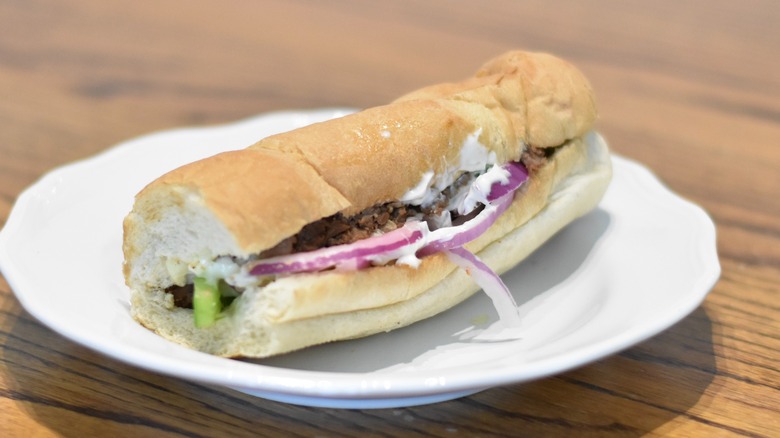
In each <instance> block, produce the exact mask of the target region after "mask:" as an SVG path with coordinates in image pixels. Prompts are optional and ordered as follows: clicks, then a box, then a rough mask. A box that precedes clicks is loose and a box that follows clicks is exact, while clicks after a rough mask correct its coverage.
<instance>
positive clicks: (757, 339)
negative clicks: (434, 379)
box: [0, 0, 780, 436]
mask: <svg viewBox="0 0 780 438" xmlns="http://www.w3.org/2000/svg"><path fill="white" fill-rule="evenodd" d="M683 3H684V4H683ZM778 22H780V2H776V1H772V0H766V1H760V0H756V1H746V2H730V1H722V0H719V1H690V2H676V1H667V0H665V1H656V2H640V1H625V2H607V1H594V2H577V1H560V2H545V1H528V2H513V1H494V2H448V1H443V0H436V1H428V2H412V1H398V2H358V1H342V2H303V1H286V2H282V1H267V2H252V1H248V0H246V1H241V0H236V1H232V2H205V1H173V0H160V1H156V2H123V4H118V2H103V1H97V0H79V1H72V2H67V3H65V2H53V1H50V0H39V1H34V2H32V1H31V2H13V1H2V2H0V29H2V30H0V35H2V38H0V225H2V224H4V223H5V221H6V219H7V218H8V215H9V214H10V211H11V209H12V207H13V204H14V200H15V199H16V197H17V196H18V195H19V193H20V192H21V191H22V190H23V189H24V188H25V187H27V186H29V185H30V184H32V183H33V182H35V181H36V180H37V179H38V178H40V177H41V176H42V175H44V174H45V173H46V172H48V171H50V170H51V169H53V168H55V167H57V166H59V165H62V164H65V163H68V162H71V161H73V160H77V159H80V158H84V157H89V156H91V155H94V154H96V153H98V152H100V151H102V150H105V149H107V148H109V147H111V146H112V145H114V144H116V143H118V142H120V141H122V140H125V139H129V138H133V137H135V136H138V135H141V134H145V133H148V132H151V131H156V130H161V129H166V128H172V127H179V126H192V125H208V124H216V123H221V122H227V121H232V120H236V119H241V118H245V117H247V116H251V115H255V114H259V113H263V112H267V111H272V110H280V109H308V108H321V107H333V106H349V107H370V106H374V105H378V104H382V103H384V102H387V101H388V100H390V99H392V98H393V97H395V96H398V95H400V94H401V93H404V92H406V91H409V90H411V89H414V88H417V87H420V86H423V85H427V84H432V83H436V82H442V81H449V80H456V79H460V78H463V77H466V76H468V75H470V74H471V73H472V72H473V71H474V70H475V69H476V67H477V66H479V65H480V64H481V63H482V62H483V61H485V60H486V59H488V58H490V57H493V56H494V55H497V54H499V53H501V52H503V51H505V50H508V49H513V48H524V49H531V50H538V51H548V52H552V53H555V54H558V55H560V56H561V57H564V58H566V59H568V60H570V61H572V62H573V63H575V64H576V65H578V66H579V67H580V68H581V69H582V70H583V71H584V72H585V74H586V75H587V76H588V77H589V78H590V80H591V81H592V83H593V85H594V88H595V90H596V92H597V96H598V102H599V107H600V121H599V130H600V131H601V132H602V133H603V134H604V135H605V137H606V138H607V139H609V141H610V144H611V146H612V148H613V150H614V151H615V152H617V153H619V154H622V155H624V156H627V157H630V158H633V159H636V160H638V161H640V162H642V163H644V164H646V165H647V166H649V167H650V168H652V169H653V170H654V171H655V173H656V174H657V175H658V177H659V178H660V179H661V180H663V181H664V183H665V184H667V185H668V186H669V187H670V188H671V189H672V190H674V191H676V192H678V193H679V194H681V195H682V196H683V197H685V198H688V199H690V200H692V201H694V202H696V203H697V204H699V205H701V206H702V207H704V208H705V209H706V210H707V211H708V212H709V214H710V215H711V216H712V218H713V219H714V221H715V223H716V226H717V232H718V251H719V257H720V261H721V264H722V269H723V271H722V275H721V278H720V280H719V282H718V283H717V284H716V286H715V287H714V289H713V290H712V292H711V294H710V295H709V296H708V297H707V299H706V300H705V302H704V303H703V304H702V305H701V306H700V307H698V308H697V309H696V310H695V311H694V312H693V313H692V314H691V315H689V316H688V317H686V318H685V319H683V320H682V321H681V322H679V323H678V324H676V325H674V326H673V327H671V328H669V329H668V330H666V331H664V332H663V333H661V334H659V335H657V336H655V337H653V338H651V339H650V340H648V341H645V342H643V343H641V344H639V345H636V346H633V347H631V348H630V349H628V350H625V351H623V352H621V353H619V354H616V355H613V356H610V357H607V358H605V359H602V360H599V361H597V362H595V363H592V364H588V365H586V366H583V367H580V368H578V369H575V370H573V371H569V372H566V373H564V374H561V375H557V376H553V377H549V378H545V379H541V380H537V381H533V382H530V383H524V384H517V385H512V386H508V387H502V388H496V389H491V390H487V391H484V392H481V393H478V394H476V395H473V396H470V397H465V398H461V399H457V400H453V401H449V402H443V403H439V404H434V405H428V406H420V407H409V408H398V409H384V410H382V409H380V410H337V409H323V408H307V407H299V406H292V405H286V404H282V403H277V402H271V401H267V400H263V399H258V398H254V397H251V396H248V395H244V394H241V393H238V392H235V391H233V390H229V389H223V388H219V387H214V386H209V385H202V384H196V383H190V382H187V381H183V380H178V379H175V378H170V377H165V376H162V375H158V374H154V373H151V372H147V371H144V370H141V369H137V368H135V367H132V366H129V365H125V364H123V363H120V362H118V361H114V360H112V359H108V358H106V357H104V356H102V355H101V354H99V353H96V352H93V351H91V350H89V349H87V348H85V347H83V346H80V345H78V344H75V343H73V342H70V341H68V340H66V339H65V338H63V337H61V336H60V335H58V334H56V333H54V332H53V331H51V330H49V329H48V328H46V327H45V326H43V325H41V324H40V323H39V322H37V321H36V320H35V319H34V318H33V317H31V316H30V315H29V314H28V313H26V312H25V310H24V309H23V308H22V306H21V305H20V303H19V301H18V300H17V299H16V298H15V296H14V294H13V291H12V290H11V288H10V287H9V285H8V283H7V281H6V280H5V279H4V278H3V277H0V435H3V436H21V435H23V434H31V435H34V436H49V435H51V436H63V435H64V436H91V435H100V436H109V435H119V436H145V435H150V434H152V433H154V434H155V436H177V435H187V436H225V435H228V434H230V435H233V436H240V435H260V436H263V435H268V436H279V435H291V436H298V435H300V436H312V435H328V436H373V435H382V436H388V435H399V434H404V435H419V436H474V435H493V434H495V435H506V436H508V435H516V434H522V435H532V436H540V435H541V436H544V435H564V434H569V433H573V432H575V433H576V434H577V435H598V436H602V435H605V436H609V435H620V436H637V435H645V434H650V435H664V436H667V435H671V436H675V435H676V436H698V435H700V436H717V435H746V436H780V365H779V363H780V300H779V299H778V293H780V200H779V198H778V193H777V192H778V188H780V145H779V144H778V143H780V73H778V72H780V26H777V23H778Z"/></svg>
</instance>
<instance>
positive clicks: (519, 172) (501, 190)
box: [487, 161, 528, 202]
mask: <svg viewBox="0 0 780 438" xmlns="http://www.w3.org/2000/svg"><path fill="white" fill-rule="evenodd" d="M501 167H502V168H503V169H504V170H506V171H507V172H509V177H508V181H507V183H506V184H501V183H499V184H493V185H492V186H491V187H490V193H489V194H488V196H487V200H488V201H491V202H492V201H494V200H496V199H498V198H501V197H503V196H504V195H506V194H507V193H512V192H514V191H515V190H517V189H519V188H520V186H521V185H523V184H524V183H525V182H526V181H528V170H527V169H526V168H525V166H524V165H523V163H521V162H519V161H512V162H509V163H506V164H504V165H503V166H501Z"/></svg>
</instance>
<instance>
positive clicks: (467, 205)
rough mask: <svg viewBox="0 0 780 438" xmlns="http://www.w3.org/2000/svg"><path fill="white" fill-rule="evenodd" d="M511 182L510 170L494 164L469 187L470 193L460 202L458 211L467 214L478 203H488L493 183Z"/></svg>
mask: <svg viewBox="0 0 780 438" xmlns="http://www.w3.org/2000/svg"><path fill="white" fill-rule="evenodd" d="M495 183H501V184H508V183H509V171H508V170H506V169H504V168H503V167H501V166H493V167H491V168H490V169H488V171H487V172H485V173H483V174H482V175H480V176H479V177H477V180H476V181H474V183H473V184H471V186H470V187H469V191H468V194H467V195H466V196H465V198H464V199H463V201H462V202H461V203H460V204H458V206H457V208H458V213H460V214H465V213H468V212H470V211H471V210H473V209H474V208H475V207H476V206H477V204H485V205H487V196H488V195H489V194H490V188H491V187H493V184H495Z"/></svg>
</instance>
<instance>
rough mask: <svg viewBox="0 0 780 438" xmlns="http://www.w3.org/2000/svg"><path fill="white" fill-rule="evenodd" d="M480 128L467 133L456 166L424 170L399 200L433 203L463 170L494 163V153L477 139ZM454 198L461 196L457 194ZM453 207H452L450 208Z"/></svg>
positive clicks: (480, 170)
mask: <svg viewBox="0 0 780 438" xmlns="http://www.w3.org/2000/svg"><path fill="white" fill-rule="evenodd" d="M481 134H482V128H479V129H477V130H476V131H474V132H473V133H471V134H469V135H468V136H467V137H466V139H465V140H463V144H462V145H461V148H460V160H459V162H458V164H457V165H456V166H451V167H448V168H445V169H444V171H443V172H441V173H439V174H435V173H434V172H433V171H432V170H429V171H427V172H425V173H424V174H423V175H422V177H421V178H420V181H419V182H418V183H417V185H415V186H414V187H413V188H411V189H410V190H409V191H408V192H406V193H404V195H403V196H401V199H400V200H401V201H403V202H406V203H409V204H412V205H429V204H431V203H433V202H434V201H435V200H436V199H437V198H438V196H439V194H440V193H441V192H442V190H444V189H446V188H447V187H449V186H450V185H452V183H453V182H455V179H456V178H457V177H458V176H460V174H461V173H463V172H482V171H484V170H485V169H487V168H488V167H490V166H492V165H493V164H495V163H496V153H495V152H492V151H490V150H488V148H486V147H485V146H484V145H483V144H482V143H480V141H479V136H480V135H481ZM454 198H461V199H462V198H463V195H462V194H460V193H459V194H457V195H456V196H455V197H454ZM452 209H454V208H452Z"/></svg>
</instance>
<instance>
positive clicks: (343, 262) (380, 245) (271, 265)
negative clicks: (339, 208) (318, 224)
mask: <svg viewBox="0 0 780 438" xmlns="http://www.w3.org/2000/svg"><path fill="white" fill-rule="evenodd" d="M427 234H428V225H427V224H426V223H425V222H418V221H409V222H407V223H406V224H404V226H403V227H401V228H399V229H397V230H393V231H390V232H389V233H385V234H383V235H381V236H375V237H370V238H368V239H363V240H358V241H357V242H354V243H350V244H346V245H337V246H331V247H328V248H321V249H317V250H314V251H308V252H302V253H297V254H289V255H283V256H278V257H270V258H267V259H262V260H258V261H256V262H254V263H253V264H252V267H251V268H250V269H249V273H250V274H251V275H272V274H289V273H296V272H314V271H321V270H323V269H327V268H332V267H335V268H336V269H342V270H354V269H360V268H364V267H367V266H368V265H370V264H371V263H372V262H379V263H386V262H388V261H390V260H394V259H397V258H400V257H403V256H405V255H408V254H409V253H411V254H414V253H415V252H416V251H417V249H418V248H419V247H420V246H422V244H424V243H425V239H424V238H425V236H426V235H427Z"/></svg>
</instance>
